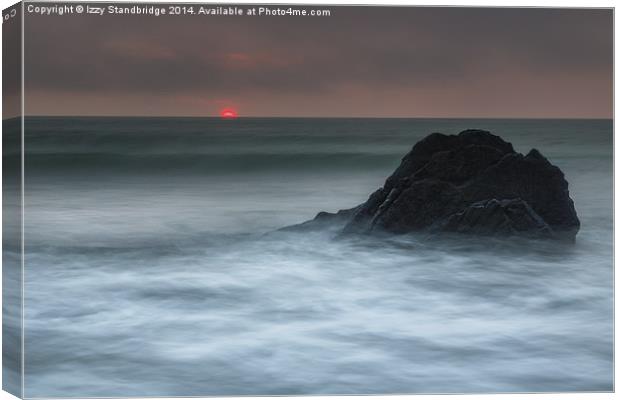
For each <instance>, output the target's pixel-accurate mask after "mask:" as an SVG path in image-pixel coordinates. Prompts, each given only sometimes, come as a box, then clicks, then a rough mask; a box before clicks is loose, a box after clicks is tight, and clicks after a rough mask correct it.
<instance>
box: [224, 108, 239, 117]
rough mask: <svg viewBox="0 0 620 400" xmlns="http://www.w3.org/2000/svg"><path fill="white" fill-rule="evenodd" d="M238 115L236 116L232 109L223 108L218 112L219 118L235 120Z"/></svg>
mask: <svg viewBox="0 0 620 400" xmlns="http://www.w3.org/2000/svg"><path fill="white" fill-rule="evenodd" d="M238 116H239V115H238V114H237V111H235V110H233V109H232V108H225V109H223V110H222V111H220V117H222V118H228V119H229V118H237V117H238Z"/></svg>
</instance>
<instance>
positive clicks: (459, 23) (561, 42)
mask: <svg viewBox="0 0 620 400" xmlns="http://www.w3.org/2000/svg"><path fill="white" fill-rule="evenodd" d="M330 9H331V12H332V16H331V17H306V18H303V17H248V16H246V17H227V16H222V17H213V16H209V17H206V16H166V17H153V16H127V15H124V16H104V17H98V16H87V15H82V16H75V15H68V16H62V17H59V16H34V15H28V16H27V20H26V25H25V26H26V53H25V59H26V88H27V93H26V94H27V96H26V102H27V112H28V113H31V114H91V115H92V114H155V115H158V114H161V115H204V114H211V113H214V112H217V108H218V107H221V106H223V105H233V106H236V107H239V108H240V109H241V112H242V114H246V115H249V114H252V115H285V116H286V115H331V116H339V115H342V116H349V115H353V116H396V115H400V116H418V115H419V116H498V117H499V116H537V117H544V116H550V117H554V116H586V117H588V116H594V117H607V116H610V115H611V103H612V98H611V96H612V65H613V60H612V23H613V22H612V13H611V11H610V10H570V9H505V8H504V9H484V8H466V9H463V8H413V7H410V8H403V7H399V8H396V7H394V8H386V7H366V8H362V7H330ZM54 100H56V101H54ZM145 103H147V104H149V105H148V106H146V105H145ZM89 104H90V105H92V107H91V108H92V109H90V108H89V107H88V106H89Z"/></svg>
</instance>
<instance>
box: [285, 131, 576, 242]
mask: <svg viewBox="0 0 620 400" xmlns="http://www.w3.org/2000/svg"><path fill="white" fill-rule="evenodd" d="M332 222H333V223H338V224H342V225H343V226H344V227H343V229H342V234H343V235H346V234H352V233H357V234H362V233H363V234H371V233H378V232H387V233H396V234H400V233H409V232H419V231H430V230H432V231H438V230H439V231H441V230H444V231H451V232H460V233H470V234H484V235H526V236H531V235H533V236H536V237H554V238H560V239H569V240H574V238H575V235H576V234H577V232H578V230H579V219H578V218H577V213H576V212H575V208H574V204H573V201H572V199H571V198H570V196H569V192H568V183H567V182H566V180H565V179H564V174H563V173H562V171H561V170H560V169H559V168H558V167H556V166H554V165H552V164H551V163H550V162H549V161H548V160H547V159H546V158H545V157H544V156H543V155H542V154H540V152H538V151H537V150H535V149H533V150H531V151H530V152H529V153H528V154H527V155H526V156H523V155H522V154H519V153H516V152H515V151H514V149H513V147H512V145H511V144H510V143H507V142H505V141H504V140H502V139H501V138H500V137H499V136H496V135H493V134H491V133H489V132H487V131H482V130H466V131H463V132H461V133H460V134H458V135H443V134H441V133H433V134H431V135H429V136H427V137H426V138H424V139H423V140H421V141H420V142H418V143H417V144H416V145H415V146H413V148H412V149H411V151H410V152H409V153H408V154H407V155H405V157H403V159H402V161H401V164H400V166H399V167H398V168H397V169H396V170H395V171H394V173H393V174H392V175H391V176H390V177H389V178H388V179H387V180H386V182H385V185H384V186H383V188H380V189H378V190H376V191H375V192H373V193H372V194H371V195H370V197H369V198H368V200H367V201H366V202H365V203H363V204H361V205H359V206H357V207H355V208H352V209H349V210H345V211H340V212H339V213H337V214H327V213H325V214H323V213H320V214H319V215H317V218H315V219H314V220H312V221H308V222H306V223H304V224H301V225H297V226H307V227H321V226H325V225H326V224H331V223H332Z"/></svg>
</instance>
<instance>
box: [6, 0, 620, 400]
mask: <svg viewBox="0 0 620 400" xmlns="http://www.w3.org/2000/svg"><path fill="white" fill-rule="evenodd" d="M448 1H449V2H446V1H442V0H422V1H415V2H414V1H411V0H372V2H370V1H355V0H337V1H333V0H312V1H300V0H268V1H260V0H242V1H237V2H233V1H213V0H208V1H202V2H201V3H205V4H209V3H211V4H240V3H244V4H299V5H308V4H312V5H315V4H316V5H321V4H323V5H332V6H334V5H336V4H337V5H361V4H367V5H374V6H390V5H393V6H394V5H395V6H474V7H560V8H573V7H589V8H611V7H613V8H615V6H616V2H615V1H613V0H612V1H610V0H590V1H584V0H521V1H519V2H515V1H513V0H512V1H511V0H448ZM116 2H125V3H135V2H132V1H126V0H120V1H116ZM142 2H143V3H144V2H145V1H142ZM14 3H16V1H13V0H0V8H2V9H5V8H8V7H10V6H11V5H13V4H14ZM63 3H64V2H63ZM82 3H85V2H82ZM148 3H188V1H185V2H184V1H179V0H168V1H165V0H151V1H148ZM23 15H24V8H23V7H22V39H23V35H24V25H25V21H24V19H23ZM614 19H615V18H614ZM0 39H1V33H0ZM617 39H618V33H617V31H616V30H615V23H614V100H615V92H616V90H615V89H617V83H616V81H615V72H616V68H617V64H616V63H615V43H618V40H617ZM1 60H2V55H1V53H0V63H1ZM23 64H24V48H23V40H22V82H21V86H22V97H21V99H22V101H21V102H22V105H21V108H22V111H24V110H25V98H24V79H23V78H24V71H23ZM1 85H2V84H1V81H0V89H1ZM1 102H2V100H1V98H0V109H1V106H2V103H1ZM617 107H618V106H617V104H616V103H615V102H614V139H615V132H616V129H615V128H616V121H615V115H617ZM24 114H25V113H24V112H23V113H22V118H21V119H22V122H21V123H22V161H21V162H22V165H21V168H22V187H21V191H22V193H21V195H22V198H21V207H22V210H23V209H24V182H25V181H24V154H23V149H24V136H23V126H24V117H23V115H24ZM1 149H2V144H1V141H0V151H1ZM619 149H620V143H618V141H616V140H614V265H615V264H616V252H615V248H616V246H618V244H619V243H620V240H619V239H618V237H617V236H616V234H615V226H616V223H617V219H616V213H615V210H616V208H617V207H618V206H619V205H620V199H619V197H618V194H619V192H620V189H619V188H618V185H616V184H615V183H616V180H615V179H616V177H618V176H620V175H619V174H618V172H619V171H620V165H619V163H618V162H617V160H616V157H615V154H616V153H617V152H618V150H619ZM0 171H1V165H0ZM1 179H2V178H1V174H0V182H1ZM0 205H1V198H0ZM22 216H23V213H22ZM21 226H22V232H21V246H22V259H21V264H22V277H23V273H24V219H23V218H22V221H21ZM1 238H2V232H1V230H0V241H1ZM617 284H618V277H617V275H616V274H615V271H614V285H615V287H617ZM21 291H22V316H23V312H24V302H23V293H24V282H23V279H22V287H21ZM0 294H1V287H0ZM614 294H615V290H614ZM1 301H2V300H1V296H0V305H1ZM617 301H618V300H617V298H615V296H614V310H617V309H618V308H617V305H618V304H617ZM614 320H615V312H614ZM23 335H24V324H23V322H22V349H21V350H22V395H23V394H24V374H23V368H24V363H23V355H24V342H23V337H24V336H23ZM0 339H1V331H0ZM617 340H618V332H617V331H616V330H615V324H614V343H616V341H617ZM616 355H617V347H614V359H616ZM560 367H561V366H558V368H560ZM618 377H619V375H618V370H617V369H616V368H614V379H615V382H616V383H617V382H619V381H618ZM1 379H2V378H1V375H0V382H1ZM303 397H304V398H307V399H316V400H327V399H331V400H350V399H351V398H352V397H362V398H363V397H369V396H303ZM616 397H618V398H620V395H617V394H616V393H588V394H584V393H554V394H523V393H519V394H471V395H454V394H451V395H381V396H372V398H375V399H377V400H397V399H398V400H454V399H459V400H460V399H463V400H473V399H488V400H517V399H519V400H520V399H523V398H526V399H532V400H588V399H597V400H599V399H615V398H616ZM14 398H15V397H14V396H12V395H10V394H8V393H6V392H0V400H8V399H14ZM67 398H71V397H67ZM109 398H110V399H111V398H113V397H109ZM138 398H144V397H138ZM150 398H153V397H150ZM175 398H179V397H174V398H170V397H157V399H175ZM185 398H207V397H185ZM208 398H210V399H213V398H214V397H208ZM216 398H222V399H227V400H230V399H241V400H264V399H265V397H262V396H261V397H216ZM278 398H280V399H286V400H289V399H299V398H300V397H294V396H278ZM71 399H77V398H71Z"/></svg>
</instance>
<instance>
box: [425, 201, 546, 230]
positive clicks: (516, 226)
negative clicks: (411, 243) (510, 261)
mask: <svg viewBox="0 0 620 400" xmlns="http://www.w3.org/2000/svg"><path fill="white" fill-rule="evenodd" d="M434 230H435V231H439V232H457V233H469V234H476V235H485V236H498V235H500V236H510V235H520V236H531V237H540V238H551V237H553V230H552V229H551V228H550V227H549V225H547V223H546V222H545V221H544V220H543V219H542V218H541V217H540V216H539V215H538V214H536V212H535V211H534V210H533V209H532V207H530V206H529V204H527V203H526V202H525V201H523V200H521V199H512V200H496V199H491V200H486V201H481V202H477V203H473V204H471V205H470V206H468V207H467V208H465V209H464V210H463V211H459V212H457V213H455V214H452V215H451V216H449V217H448V218H446V219H445V220H444V221H443V222H442V223H440V224H439V225H438V226H437V227H436V228H435V229H434Z"/></svg>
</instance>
